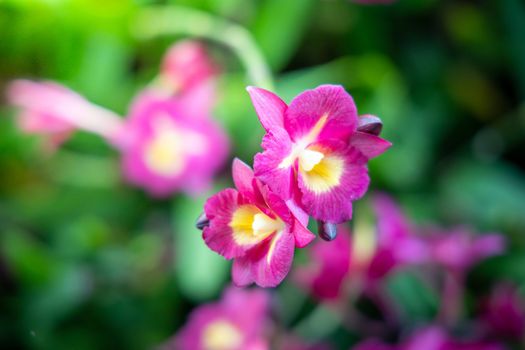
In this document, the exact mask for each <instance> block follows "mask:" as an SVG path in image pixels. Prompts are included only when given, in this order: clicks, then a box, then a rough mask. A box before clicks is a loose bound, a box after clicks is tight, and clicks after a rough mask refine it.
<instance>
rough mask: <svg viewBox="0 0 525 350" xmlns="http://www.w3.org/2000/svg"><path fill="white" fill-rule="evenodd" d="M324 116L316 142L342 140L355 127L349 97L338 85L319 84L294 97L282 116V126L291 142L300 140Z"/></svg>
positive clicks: (353, 107) (354, 108) (352, 102)
mask: <svg viewBox="0 0 525 350" xmlns="http://www.w3.org/2000/svg"><path fill="white" fill-rule="evenodd" d="M323 117H326V121H325V123H324V127H322V129H321V130H320V133H319V135H318V137H317V138H316V139H317V140H323V139H341V140H342V139H346V138H348V137H349V136H350V135H352V134H353V133H354V132H355V130H356V128H357V124H358V119H357V109H356V106H355V104H354V100H353V99H352V97H351V96H350V95H349V94H348V93H347V92H346V91H345V90H344V89H343V87H342V86H339V85H321V86H319V87H317V88H316V89H314V90H307V91H305V92H303V93H302V94H300V95H299V96H297V97H295V98H294V99H293V101H292V102H291V103H290V106H289V107H288V109H287V111H286V113H285V116H284V126H285V128H286V130H287V131H288V133H289V134H290V136H291V137H292V139H293V140H294V141H298V140H300V139H301V138H302V137H304V136H306V135H307V134H308V133H310V131H311V130H312V129H313V128H314V126H315V125H316V123H317V122H319V121H320V120H321V118H323Z"/></svg>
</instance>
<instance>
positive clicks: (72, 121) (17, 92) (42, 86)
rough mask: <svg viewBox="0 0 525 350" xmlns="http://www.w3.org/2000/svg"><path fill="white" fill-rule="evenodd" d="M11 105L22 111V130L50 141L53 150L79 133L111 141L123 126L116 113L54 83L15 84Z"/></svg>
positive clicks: (10, 92) (10, 89) (28, 81)
mask: <svg viewBox="0 0 525 350" xmlns="http://www.w3.org/2000/svg"><path fill="white" fill-rule="evenodd" d="M7 99H8V102H9V103H10V104H12V105H14V106H16V107H18V108H20V110H21V111H20V114H19V118H18V123H19V126H20V129H21V130H22V131H24V132H26V133H30V134H41V135H46V136H48V137H49V141H50V144H51V146H52V147H53V148H56V147H58V146H59V145H60V144H61V143H62V142H64V141H65V140H67V139H68V138H69V136H70V135H71V133H72V132H73V131H74V130H75V129H81V130H85V131H89V132H93V133H96V134H99V135H101V136H103V137H104V138H107V139H111V138H112V137H113V136H114V135H115V134H117V133H118V132H119V131H120V129H121V127H122V125H123V121H122V119H121V118H120V117H119V116H118V115H116V114H115V113H113V112H111V111H109V110H107V109H104V108H102V107H99V106H97V105H94V104H92V103H90V102H89V101H87V100H86V99H85V98H84V97H82V96H80V95H79V94H77V93H75V92H74V91H71V90H70V89H68V88H66V87H64V86H62V85H60V84H57V83H54V82H49V81H46V82H34V81H30V80H15V81H13V82H12V83H11V84H10V85H9V87H8V89H7Z"/></svg>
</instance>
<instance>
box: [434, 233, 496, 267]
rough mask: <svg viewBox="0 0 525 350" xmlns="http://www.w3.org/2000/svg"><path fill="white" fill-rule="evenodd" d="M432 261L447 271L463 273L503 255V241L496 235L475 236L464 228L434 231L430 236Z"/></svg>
mask: <svg viewBox="0 0 525 350" xmlns="http://www.w3.org/2000/svg"><path fill="white" fill-rule="evenodd" d="M428 240H429V243H430V246H431V247H432V249H431V251H430V255H431V257H432V259H433V261H434V262H435V263H437V264H439V265H441V266H443V267H445V268H447V269H448V270H449V271H453V272H460V273H461V272H465V271H466V270H468V269H470V268H471V267H472V266H473V265H475V264H477V263H478V262H480V261H481V260H483V259H486V258H488V257H490V256H494V255H498V254H501V253H503V251H504V250H505V239H504V237H503V236H502V235H500V234H497V233H489V234H483V235H478V236H477V237H476V235H475V234H474V233H472V232H470V231H469V230H467V229H465V228H464V227H457V228H454V229H452V230H449V231H444V230H442V229H434V230H433V232H432V233H431V234H430V237H429V239H428Z"/></svg>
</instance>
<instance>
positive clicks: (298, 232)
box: [293, 219, 315, 248]
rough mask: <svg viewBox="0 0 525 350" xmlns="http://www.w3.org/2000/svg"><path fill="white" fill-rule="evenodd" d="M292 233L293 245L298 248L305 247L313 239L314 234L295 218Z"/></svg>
mask: <svg viewBox="0 0 525 350" xmlns="http://www.w3.org/2000/svg"><path fill="white" fill-rule="evenodd" d="M293 235H294V239H295V246H296V247H298V248H304V247H306V246H307V245H308V244H310V243H311V242H312V241H313V240H314V239H315V235H314V234H313V233H312V232H310V230H308V229H307V228H306V227H304V226H303V224H301V222H300V221H299V220H297V219H295V223H294V227H293Z"/></svg>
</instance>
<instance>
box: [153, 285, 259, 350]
mask: <svg viewBox="0 0 525 350" xmlns="http://www.w3.org/2000/svg"><path fill="white" fill-rule="evenodd" d="M268 304H269V300H268V295H267V294H266V293H265V292H264V291H261V290H255V289H254V290H242V289H238V288H235V287H230V288H228V289H226V291H225V292H224V295H223V298H222V300H220V301H219V302H217V303H213V304H208V305H203V306H200V307H199V308H197V309H196V310H195V311H193V312H192V314H191V315H190V318H189V320H188V322H187V323H186V325H185V326H184V327H183V328H182V329H181V330H180V331H179V332H178V333H177V334H176V335H175V337H174V338H173V339H172V340H170V341H168V343H167V344H165V345H164V346H162V347H161V348H162V349H166V350H171V349H173V350H268V349H269V346H268V344H267V342H266V340H265V339H264V338H263V336H264V329H265V326H266V323H267V322H268V320H267V312H268Z"/></svg>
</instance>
